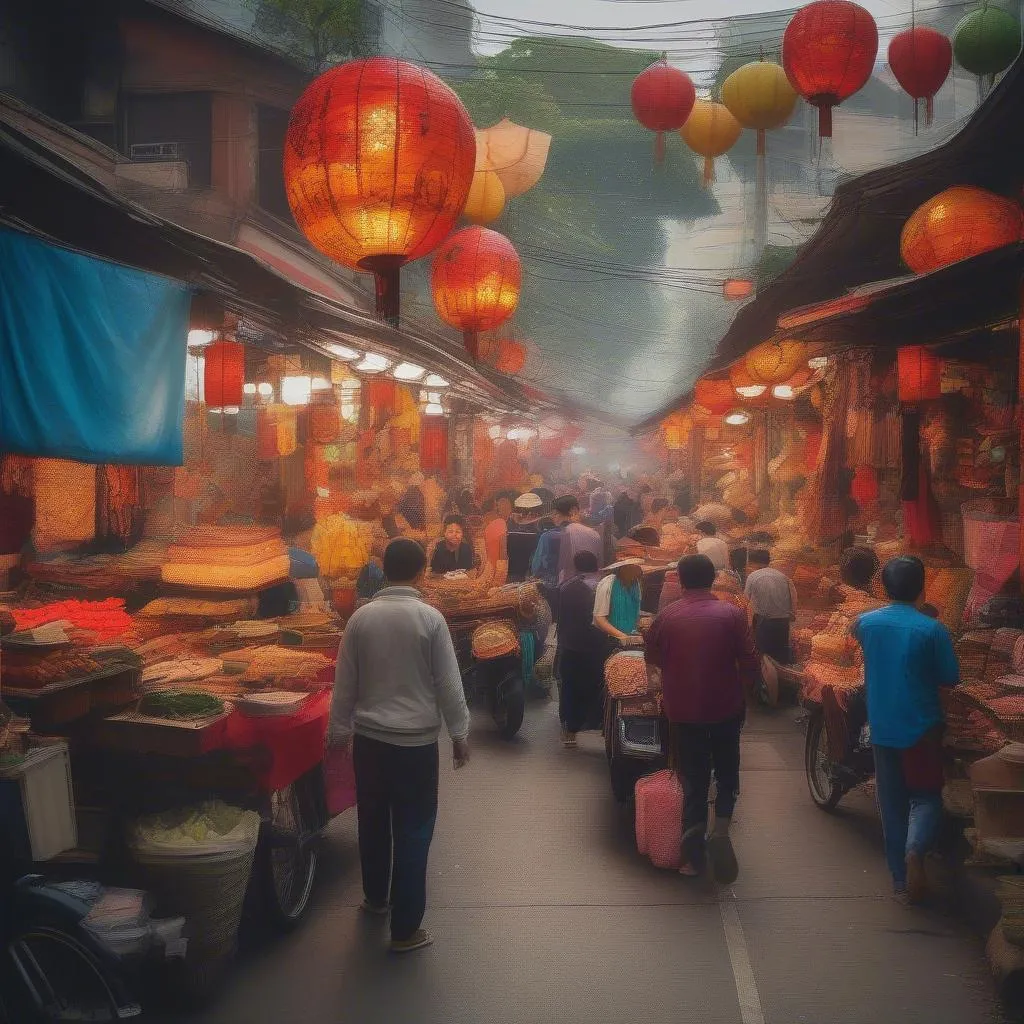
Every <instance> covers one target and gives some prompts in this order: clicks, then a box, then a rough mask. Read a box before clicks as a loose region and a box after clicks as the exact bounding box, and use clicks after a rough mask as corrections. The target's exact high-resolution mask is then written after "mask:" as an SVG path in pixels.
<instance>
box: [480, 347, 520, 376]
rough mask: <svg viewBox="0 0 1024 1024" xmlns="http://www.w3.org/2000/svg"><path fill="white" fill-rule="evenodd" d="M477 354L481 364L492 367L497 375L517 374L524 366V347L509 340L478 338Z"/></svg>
mask: <svg viewBox="0 0 1024 1024" xmlns="http://www.w3.org/2000/svg"><path fill="white" fill-rule="evenodd" d="M477 353H478V356H479V359H480V361H481V362H484V363H488V364H489V365H491V366H493V367H494V368H495V369H496V370H497V371H498V373H507V374H513V373H519V371H520V370H522V368H523V367H524V366H525V365H526V346H524V345H523V343H522V342H520V341H513V340H512V339H511V338H480V339H479V340H478V341H477Z"/></svg>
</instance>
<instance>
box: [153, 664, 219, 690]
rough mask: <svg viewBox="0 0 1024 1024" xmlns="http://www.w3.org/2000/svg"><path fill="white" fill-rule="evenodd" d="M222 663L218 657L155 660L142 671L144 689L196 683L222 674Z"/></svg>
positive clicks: (161, 688) (160, 688)
mask: <svg viewBox="0 0 1024 1024" xmlns="http://www.w3.org/2000/svg"><path fill="white" fill-rule="evenodd" d="M223 672H224V664H223V662H221V660H220V659H219V658H182V657H178V658H171V659H166V660H163V661H155V662H153V663H151V664H149V665H147V666H146V667H145V668H144V669H143V672H142V684H143V686H144V687H145V688H146V690H157V691H159V690H166V689H168V688H169V687H173V686H177V685H179V684H181V683H197V682H199V681H201V680H205V679H210V678H212V677H213V676H217V675H222V674H223Z"/></svg>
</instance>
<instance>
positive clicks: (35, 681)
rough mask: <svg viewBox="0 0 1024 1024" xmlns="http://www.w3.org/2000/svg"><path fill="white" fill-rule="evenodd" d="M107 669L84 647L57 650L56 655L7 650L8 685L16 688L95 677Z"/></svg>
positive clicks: (6, 678)
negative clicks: (95, 674) (82, 649)
mask: <svg viewBox="0 0 1024 1024" xmlns="http://www.w3.org/2000/svg"><path fill="white" fill-rule="evenodd" d="M102 668H103V666H102V664H101V663H100V662H99V661H97V660H96V659H95V658H93V657H92V656H91V655H90V654H88V653H86V652H85V651H81V650H68V651H63V650H62V651H55V652H54V653H52V654H26V653H22V652H21V651H14V652H10V653H7V652H5V653H4V656H3V673H4V676H3V680H4V686H7V687H10V688H11V689H15V690H34V689H41V688H42V687H44V686H49V685H50V684H51V683H60V682H64V681H65V680H68V679H80V678H82V677H84V676H91V675H93V674H94V673H96V672H99V671H100V670H101V669H102Z"/></svg>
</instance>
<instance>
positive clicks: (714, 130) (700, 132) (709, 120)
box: [679, 100, 743, 185]
mask: <svg viewBox="0 0 1024 1024" xmlns="http://www.w3.org/2000/svg"><path fill="white" fill-rule="evenodd" d="M742 131H743V125H741V124H740V122H739V121H737V120H736V118H735V117H734V116H733V115H732V114H731V113H730V112H729V108H728V107H727V106H725V104H724V103H714V102H713V101H711V100H697V102H696V103H695V104H694V105H693V110H692V111H691V112H690V116H689V117H688V118H687V119H686V124H684V125H683V127H682V128H680V129H679V134H680V135H682V137H683V141H684V142H685V143H686V144H687V145H688V146H689V147H690V149H692V150H693V151H694V153H696V154H697V155H698V156H702V157H704V184H705V185H710V184H711V182H713V181H714V180H715V157H718V156H721V155H722V154H723V153H727V152H728V151H729V150H730V149H732V147H733V146H734V145H736V140H737V139H739V137H740V134H741V133H742Z"/></svg>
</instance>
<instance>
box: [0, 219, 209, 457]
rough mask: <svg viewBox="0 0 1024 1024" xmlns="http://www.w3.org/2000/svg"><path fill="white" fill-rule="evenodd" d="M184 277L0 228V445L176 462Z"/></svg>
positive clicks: (186, 301)
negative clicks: (119, 262) (149, 271)
mask: <svg viewBox="0 0 1024 1024" xmlns="http://www.w3.org/2000/svg"><path fill="white" fill-rule="evenodd" d="M190 301H191V295H190V292H189V289H188V288H186V287H185V286H184V285H182V284H180V283H178V282H175V281H171V280H169V279H167V278H163V277H158V276H156V275H154V274H147V273H144V272H142V271H139V270H132V269H130V268H127V267H121V266H117V265H116V264H113V263H106V262H104V261H102V260H97V259H92V258H91V257H88V256H80V255H78V254H76V253H72V252H68V251H67V250H64V249H59V248H57V247H55V246H52V245H49V244H47V243H45V242H41V241H39V240H38V239H35V238H31V237H29V236H27V235H22V234H19V233H18V232H15V231H6V230H0V451H7V452H17V453H19V454H22V455H44V456H49V457H53V458H65V459H77V460H78V461H80V462H95V463H101V462H106V463H127V464H133V465H163V466H166V465H172V466H176V465H181V462H182V421H183V417H184V403H185V353H186V339H187V337H188V323H189V306H190Z"/></svg>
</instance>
